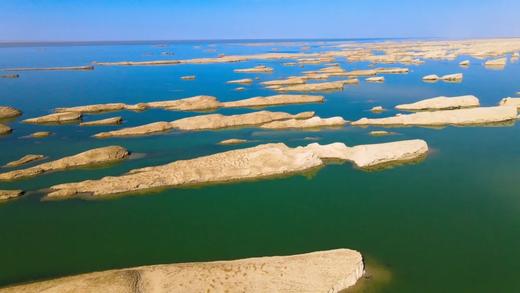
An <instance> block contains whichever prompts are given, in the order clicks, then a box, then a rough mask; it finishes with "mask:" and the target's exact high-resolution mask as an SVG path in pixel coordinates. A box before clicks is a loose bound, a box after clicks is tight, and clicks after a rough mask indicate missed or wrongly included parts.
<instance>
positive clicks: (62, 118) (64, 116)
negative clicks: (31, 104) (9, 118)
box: [23, 112, 82, 124]
mask: <svg viewBox="0 0 520 293" xmlns="http://www.w3.org/2000/svg"><path fill="white" fill-rule="evenodd" d="M81 116H82V115H81V113H80V112H60V113H54V114H49V115H45V116H40V117H36V118H31V119H25V120H23V122H25V123H34V124H45V123H64V122H72V121H79V120H80V119H81Z"/></svg>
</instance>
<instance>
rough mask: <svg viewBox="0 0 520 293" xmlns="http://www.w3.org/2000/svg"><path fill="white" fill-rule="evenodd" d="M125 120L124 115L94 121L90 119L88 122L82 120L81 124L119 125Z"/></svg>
mask: <svg viewBox="0 0 520 293" xmlns="http://www.w3.org/2000/svg"><path fill="white" fill-rule="evenodd" d="M122 122H123V117H121V116H116V117H111V118H106V119H100V120H94V121H88V122H81V123H80V124H79V126H103V125H118V124H121V123H122Z"/></svg>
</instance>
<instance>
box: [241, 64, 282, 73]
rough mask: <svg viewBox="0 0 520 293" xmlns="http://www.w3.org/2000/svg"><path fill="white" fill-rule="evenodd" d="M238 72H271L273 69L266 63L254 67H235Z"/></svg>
mask: <svg viewBox="0 0 520 293" xmlns="http://www.w3.org/2000/svg"><path fill="white" fill-rule="evenodd" d="M234 71H235V72H237V73H271V72H273V69H272V68H271V67H267V66H264V65H259V66H255V67H252V68H243V69H235V70H234Z"/></svg>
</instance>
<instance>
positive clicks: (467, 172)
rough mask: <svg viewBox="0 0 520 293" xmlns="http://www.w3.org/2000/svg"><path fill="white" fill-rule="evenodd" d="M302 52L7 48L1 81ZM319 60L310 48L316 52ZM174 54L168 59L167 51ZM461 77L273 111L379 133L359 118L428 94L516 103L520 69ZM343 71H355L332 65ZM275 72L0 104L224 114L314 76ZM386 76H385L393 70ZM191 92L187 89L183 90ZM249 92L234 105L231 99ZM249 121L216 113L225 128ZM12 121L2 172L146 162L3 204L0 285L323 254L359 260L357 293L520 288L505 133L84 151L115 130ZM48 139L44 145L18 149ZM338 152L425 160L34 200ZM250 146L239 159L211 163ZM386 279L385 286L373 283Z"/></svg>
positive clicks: (430, 67) (43, 81)
mask: <svg viewBox="0 0 520 293" xmlns="http://www.w3.org/2000/svg"><path fill="white" fill-rule="evenodd" d="M275 47H276V48H277V49H278V50H279V51H278V52H298V51H299V50H300V47H301V45H287V46H280V45H272V44H268V45H264V46H262V45H259V46H253V47H251V46H243V45H237V44H232V43H213V44H212V43H203V42H199V43H171V44H169V46H168V47H158V46H154V45H151V44H125V45H91V46H66V45H63V46H26V47H3V48H0V68H6V67H17V66H73V65H85V64H88V63H90V62H92V61H123V60H157V59H168V58H175V59H177V58H178V59H184V58H194V57H214V56H217V55H218V54H220V53H225V54H251V53H260V52H269V51H271V50H273V48H275ZM320 50H328V49H327V48H323V47H322V44H320V43H314V44H312V48H311V50H310V51H311V52H312V51H320ZM164 51H172V52H175V55H174V56H164V55H161V52H164ZM462 59H466V58H465V57H464V56H463V57H461V58H459V59H457V60H455V61H427V62H426V63H425V64H424V65H421V66H411V67H410V69H411V72H410V73H409V74H406V75H386V76H385V78H386V81H385V82H384V83H382V84H368V83H366V82H364V81H362V82H361V83H360V85H358V86H346V87H345V89H344V90H343V91H341V92H335V93H326V94H325V97H326V102H325V103H323V104H312V105H291V106H282V107H273V108H269V110H273V111H287V112H290V113H298V112H302V111H309V110H313V111H316V113H317V114H318V115H320V116H322V117H329V116H335V115H340V116H342V117H344V118H345V119H347V120H355V119H358V118H361V117H366V116H369V117H373V116H387V115H393V114H395V111H393V110H390V111H387V112H385V113H383V114H373V113H371V112H370V111H369V109H370V108H372V107H373V106H376V105H382V106H384V107H385V108H387V109H391V108H392V107H394V106H395V105H396V104H399V103H405V102H413V101H416V100H419V99H423V98H429V97H434V96H439V95H446V96H452V95H463V94H473V95H476V96H477V97H479V98H480V101H481V104H482V105H485V106H488V105H495V104H497V103H498V101H499V100H500V99H501V98H503V97H506V96H513V95H514V93H515V92H517V91H519V90H520V65H519V64H518V63H516V64H508V65H507V67H506V68H505V69H504V70H500V71H496V70H487V69H485V68H483V66H482V65H481V63H482V61H480V60H476V59H471V58H470V60H471V61H472V65H471V66H470V67H469V68H468V69H463V68H460V67H459V66H458V65H457V64H458V62H459V61H460V60H462ZM338 61H339V62H340V63H341V64H342V66H343V67H344V68H345V69H348V70H351V69H365V68H368V64H366V63H347V62H345V60H343V59H339V60H338ZM283 62H286V61H285V60H276V61H258V62H256V61H254V62H243V63H231V64H212V65H177V66H157V67H96V69H95V70H94V71H85V72H60V71H57V72H49V71H41V72H22V73H21V74H20V78H19V79H0V104H1V105H10V106H14V107H17V108H19V109H22V110H23V112H24V116H22V118H29V117H33V116H37V115H43V114H47V113H50V112H51V111H52V109H53V108H55V107H62V106H76V105H84V104H92V103H108V102H126V103H138V102H145V101H152V100H166V99H177V98H184V97H189V96H194V95H200V94H205V95H214V96H216V97H218V98H219V99H220V100H222V101H228V100H236V99H242V98H247V97H252V96H258V95H272V94H274V92H272V91H270V90H266V89H264V88H262V87H261V86H260V85H259V84H258V83H259V81H264V80H271V79H277V78H283V77H287V76H290V75H297V74H299V73H300V72H301V71H305V70H313V69H318V68H321V67H323V65H306V66H305V67H304V68H300V67H285V66H282V63H283ZM260 64H264V65H268V66H272V67H273V68H274V69H275V71H274V73H272V74H252V75H247V74H240V73H234V72H233V69H236V68H246V67H250V66H255V65H260ZM390 66H394V65H390ZM455 72H463V73H464V81H463V82H462V83H459V84H452V83H443V82H439V83H435V84H429V83H423V82H422V81H421V77H422V76H424V75H426V74H432V73H435V74H439V75H441V74H448V73H455ZM184 75H196V76H197V79H196V80H194V81H183V80H181V79H180V77H181V76H184ZM257 76H258V77H259V81H258V82H257V81H255V83H254V84H253V85H251V86H246V88H247V89H246V90H245V91H243V92H236V91H235V90H234V88H235V87H236V85H229V84H226V83H225V82H226V81H228V80H232V79H239V78H245V77H257ZM251 111H253V110H251V109H234V110H219V111H218V112H220V113H224V114H233V113H246V112H251ZM197 114H199V113H188V112H173V111H164V110H149V111H145V112H141V113H135V112H130V111H124V112H119V113H107V114H101V115H89V116H86V117H85V120H94V119H98V118H104V117H111V116H116V115H122V116H123V117H124V120H125V122H124V126H126V127H128V126H134V125H141V124H145V123H149V122H155V121H161V120H162V121H171V120H175V119H178V118H181V117H187V116H193V115H197ZM20 120H21V119H20V118H19V119H17V120H15V121H11V122H8V123H7V124H9V125H10V126H11V127H12V128H13V129H14V132H13V134H11V135H9V136H4V137H1V138H0V164H5V163H7V162H9V161H12V160H15V159H18V158H19V157H21V156H23V155H26V154H29V153H32V154H44V155H46V156H48V157H49V158H51V159H56V158H60V157H63V156H65V155H71V154H75V153H78V152H81V151H84V150H87V149H91V148H94V147H100V146H106V145H113V144H117V145H121V146H124V147H127V148H128V149H129V150H131V151H132V152H133V153H136V154H139V155H138V156H135V158H133V159H131V160H127V161H124V162H122V163H119V164H115V165H111V166H106V167H103V168H97V169H89V168H85V169H79V170H73V171H67V172H58V173H51V174H47V175H44V176H38V177H35V178H30V179H26V180H20V181H15V182H1V183H0V189H12V188H21V189H24V190H28V191H29V192H28V194H27V195H25V196H23V197H22V198H21V199H18V200H13V201H9V202H6V203H2V204H0V286H4V285H8V284H12V283H18V282H26V281H31V280H36V279H45V278H51V277H57V276H63V275H70V274H77V273H82V272H91V271H98V270H106V269H112V268H123V267H129V266H137V265H145V264H158V263H175V262H190V261H208V260H225V259H237V258H244V257H251V256H267V255H288V254H296V253H303V252H309V251H316V250H325V249H333V248H340V247H345V248H352V249H357V250H359V251H360V252H361V253H362V254H363V255H364V257H365V259H366V260H367V264H368V271H369V273H370V274H372V275H373V276H374V277H373V278H372V279H371V280H369V281H366V282H365V283H366V286H365V288H364V289H363V290H364V291H365V292H461V291H463V292H515V291H518V290H519V288H520V278H518V271H519V270H520V250H519V249H518V247H520V192H519V190H518V188H519V186H520V185H519V183H518V182H519V175H520V169H519V168H520V156H519V155H520V151H519V146H520V129H519V126H518V124H516V125H511V126H506V127H447V128H444V129H429V128H397V129H393V131H396V132H398V133H399V134H398V135H395V136H388V137H371V136H369V135H368V132H369V131H371V130H376V129H380V128H359V127H350V126H347V127H344V128H342V129H335V130H322V131H266V130H260V129H254V128H249V129H247V128H246V129H233V130H221V131H211V132H194V133H181V132H170V133H167V134H164V135H157V136H149V137H139V138H115V139H106V140H96V139H93V138H91V135H93V134H95V133H97V132H101V131H107V130H111V129H114V128H117V126H115V127H114V126H108V127H89V128H87V127H79V126H77V125H65V126H41V125H26V124H22V123H20ZM44 130H49V131H52V132H54V135H52V136H51V137H48V138H44V139H27V138H23V137H24V136H26V135H28V134H30V133H32V132H35V131H44ZM306 137H316V138H318V139H319V140H318V141H319V142H320V143H330V142H344V143H346V144H348V145H356V144H366V143H379V142H386V141H393V140H403V139H412V138H420V139H424V140H426V141H427V142H428V144H429V146H430V148H431V149H432V151H431V153H430V155H429V156H428V158H427V159H426V160H425V161H423V162H420V163H418V164H412V165H405V166H399V167H395V168H392V169H387V170H383V171H377V172H365V171H361V170H358V169H356V168H354V167H352V165H351V164H349V163H345V164H340V165H328V166H326V167H324V168H322V169H321V170H319V171H318V172H314V173H312V174H305V176H294V177H289V178H281V179H274V180H264V181H255V182H247V183H237V184H223V185H216V186H205V187H199V188H181V189H168V190H163V191H160V192H159V191H156V192H153V193H146V194H141V195H134V196H127V197H120V198H112V199H105V200H81V199H74V200H66V201H52V202H48V201H41V198H42V196H43V194H42V193H40V192H38V190H40V189H43V188H46V187H49V186H51V185H53V184H57V183H64V182H73V181H78V180H86V179H96V178H101V177H103V176H106V175H118V174H122V173H124V172H125V171H128V170H130V169H134V168H138V167H144V166H151V165H159V164H164V163H168V162H171V161H175V160H178V159H189V158H194V157H197V156H201V155H208V154H213V153H216V152H220V151H225V150H230V149H233V148H242V147H248V146H254V145H257V144H261V143H268V142H284V143H286V144H288V145H290V146H298V145H305V144H307V143H309V141H308V140H306V139H305V138H306ZM229 138H243V139H247V140H250V142H249V143H247V144H245V145H240V146H219V145H216V143H217V142H218V141H220V140H223V139H229ZM379 276H382V277H381V278H379V281H378V277H379Z"/></svg>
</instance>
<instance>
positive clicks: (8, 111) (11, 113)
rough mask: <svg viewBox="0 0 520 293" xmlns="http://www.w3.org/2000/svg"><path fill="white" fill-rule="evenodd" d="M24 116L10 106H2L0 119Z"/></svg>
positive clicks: (0, 107)
mask: <svg viewBox="0 0 520 293" xmlns="http://www.w3.org/2000/svg"><path fill="white" fill-rule="evenodd" d="M20 115H22V112H21V111H20V110H18V109H16V108H13V107H9V106H0V119H8V118H14V117H18V116H20Z"/></svg>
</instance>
